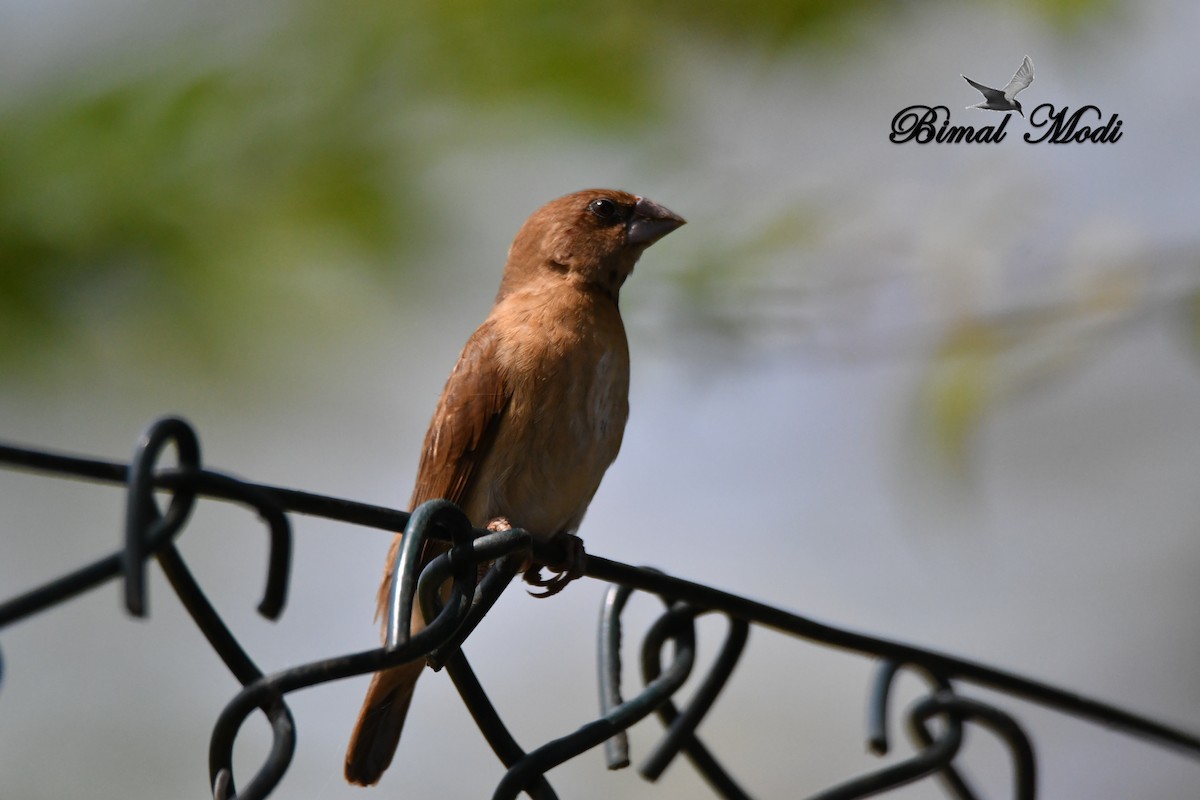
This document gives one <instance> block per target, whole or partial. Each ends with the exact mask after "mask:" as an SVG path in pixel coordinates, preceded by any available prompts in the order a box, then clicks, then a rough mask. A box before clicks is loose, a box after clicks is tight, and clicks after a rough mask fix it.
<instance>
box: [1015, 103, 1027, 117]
mask: <svg viewBox="0 0 1200 800" xmlns="http://www.w3.org/2000/svg"><path fill="white" fill-rule="evenodd" d="M1012 104H1013V108H1015V109H1016V110H1017V113H1018V114H1020V115H1021V116H1022V117H1024V116H1025V112H1024V111H1022V110H1021V101H1020V100H1013V101H1012Z"/></svg>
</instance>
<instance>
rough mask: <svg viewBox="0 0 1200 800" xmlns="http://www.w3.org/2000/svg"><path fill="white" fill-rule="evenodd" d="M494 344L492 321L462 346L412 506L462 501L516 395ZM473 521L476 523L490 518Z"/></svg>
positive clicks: (427, 437) (424, 456) (431, 432)
mask: <svg viewBox="0 0 1200 800" xmlns="http://www.w3.org/2000/svg"><path fill="white" fill-rule="evenodd" d="M495 348H496V334H495V330H494V327H493V326H492V324H491V323H490V322H486V323H484V324H483V325H481V326H480V327H479V329H478V330H477V331H475V333H474V334H472V335H471V338H470V339H468V340H467V344H466V346H464V347H463V351H462V354H461V355H460V356H459V357H458V363H457V364H455V366H454V371H453V372H451V373H450V377H449V379H447V381H446V388H445V389H443V390H442V397H441V400H439V401H438V406H437V410H436V411H434V412H433V421H432V422H430V423H429V431H428V432H427V433H426V434H425V445H424V448H423V449H422V451H421V465H420V467H419V468H418V469H417V483H416V486H415V487H414V489H413V496H412V501H411V507H412V508H416V507H417V506H418V505H420V504H421V503H424V502H425V501H426V500H432V499H434V498H439V497H440V498H445V499H446V500H449V501H450V502H452V503H459V504H461V503H462V502H463V498H464V496H465V495H466V493H467V489H468V488H469V486H470V483H471V476H472V475H473V474H474V472H475V468H476V467H477V466H478V465H479V462H480V461H482V460H483V458H484V457H485V456H486V455H487V451H488V446H489V445H490V444H491V442H492V439H493V438H494V436H495V432H496V427H497V425H498V423H499V421H500V416H501V413H502V412H503V411H504V407H505V405H507V403H508V399H509V397H510V396H511V392H510V390H509V388H508V387H507V386H506V385H505V381H504V376H503V375H502V374H501V371H500V367H499V364H498V363H497V359H496V357H495ZM471 521H472V522H473V523H475V524H476V525H483V524H485V523H486V522H487V520H471Z"/></svg>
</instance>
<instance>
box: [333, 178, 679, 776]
mask: <svg viewBox="0 0 1200 800" xmlns="http://www.w3.org/2000/svg"><path fill="white" fill-rule="evenodd" d="M600 201H603V202H605V203H610V204H611V209H610V207H609V206H596V203H597V202H600ZM601 210H603V211H605V212H607V211H609V210H611V211H612V213H611V214H610V213H599V211H601ZM635 223H636V224H639V225H642V223H648V226H647V225H642V226H641V227H638V228H635V227H634V226H635ZM682 224H683V220H682V219H681V218H679V217H677V216H675V215H674V214H672V213H671V212H669V211H667V210H666V209H663V208H661V207H659V206H655V205H654V204H652V203H649V202H648V201H643V200H642V199H641V198H638V197H635V196H634V195H631V194H628V193H625V192H616V191H610V190H587V191H584V192H576V193H575V194H571V195H567V196H566V197H561V198H559V199H558V200H555V201H552V202H550V203H547V204H546V205H545V206H543V207H542V208H541V209H539V210H538V211H537V212H535V213H534V214H533V215H532V216H531V217H530V218H529V219H528V220H527V221H526V222H525V224H524V225H523V226H522V227H521V230H520V231H519V232H518V233H517V236H516V238H515V239H514V241H513V244H512V247H511V248H510V249H509V257H508V262H507V264H506V265H505V269H504V277H503V279H502V280H501V283H500V290H499V292H498V293H497V295H496V302H495V305H494V306H493V307H492V310H491V313H490V314H489V315H488V317H487V319H486V320H484V322H483V324H482V325H480V326H479V328H478V329H477V330H476V331H475V333H474V334H472V335H471V337H470V338H469V339H468V340H467V343H466V345H465V346H464V347H463V350H462V353H461V354H460V355H459V359H458V362H457V364H456V365H455V367H454V370H453V371H452V372H451V373H450V377H449V379H448V380H447V381H446V386H445V388H444V389H443V390H442V395H441V399H440V400H439V401H438V406H437V409H436V411H435V412H434V415H433V420H432V422H431V423H430V426H429V431H428V433H427V434H426V436H425V444H424V447H423V449H422V452H421V462H420V466H419V468H418V471H417V481H416V486H415V488H414V490H413V495H412V500H411V505H410V508H416V507H417V506H418V505H420V504H421V503H424V502H425V501H427V500H431V499H434V498H445V499H447V500H450V501H451V502H453V503H457V504H458V505H459V506H461V507H462V509H463V510H464V511H465V512H466V514H467V517H468V518H469V519H470V520H471V521H472V523H473V524H475V525H477V526H484V525H487V524H488V522H489V521H491V520H493V519H496V518H499V517H503V518H506V519H507V520H509V521H511V523H512V524H513V525H514V526H516V527H520V528H524V529H526V530H528V531H529V532H530V533H531V534H533V535H534V536H537V537H543V538H549V537H551V536H554V535H556V534H559V533H573V532H574V531H575V530H577V529H578V527H579V524H580V522H581V521H582V520H583V515H584V513H585V512H586V511H587V507H588V504H589V503H590V502H591V500H592V496H593V495H595V493H596V490H597V488H598V487H599V486H600V480H601V478H602V477H603V476H604V472H605V470H606V469H608V466H609V464H611V463H612V461H613V459H615V458H616V456H617V451H618V450H619V449H620V446H621V438H622V435H623V433H624V430H625V421H626V419H627V417H628V415H629V403H628V394H629V349H628V345H627V343H626V339H625V328H624V325H623V323H622V321H621V314H620V311H619V310H618V307H617V299H618V296H619V293H620V289H621V285H622V284H623V283H624V281H625V279H626V278H628V277H629V275H630V273H631V272H632V271H633V267H634V264H635V263H636V262H637V259H638V257H639V256H640V255H641V253H642V251H643V250H645V248H646V247H648V246H649V245H650V244H652V243H653V242H654V241H656V240H657V239H658V238H660V237H661V236H663V235H666V234H667V233H669V232H670V231H671V230H674V229H675V228H677V227H678V226H679V225H682ZM400 541H401V536H399V535H397V536H396V537H395V538H394V539H393V541H392V547H391V549H390V551H389V553H388V560H387V565H386V567H385V572H384V579H383V583H382V585H381V586H380V588H379V605H378V612H379V616H381V617H383V619H384V620H385V622H386V619H387V613H386V611H387V604H388V599H389V595H390V592H391V582H392V569H393V565H394V562H395V559H396V555H397V553H398V551H399V546H400ZM438 552H441V546H440V545H438V544H436V543H427V544H426V546H425V548H424V552H423V553H422V559H421V561H422V564H424V563H428V561H429V560H430V559H432V558H433V557H434V556H435V555H436V554H437V553H438ZM424 624H425V621H424V619H422V618H421V615H420V613H419V611H414V613H413V619H412V630H413V632H414V633H416V632H417V631H419V630H421V628H423V627H424ZM423 665H424V664H423V662H422V661H414V662H410V663H408V664H403V665H400V666H398V667H393V668H391V669H390V670H386V671H384V672H382V673H379V674H377V675H376V676H375V677H374V679H373V680H372V682H371V687H370V689H369V690H368V693H367V699H366V701H365V703H364V705H363V710H362V712H361V713H360V715H359V721H358V724H357V726H356V728H355V732H354V734H353V737H352V739H351V743H350V748H349V750H348V751H347V754H346V778H347V780H349V781H350V782H351V783H359V784H363V785H369V784H373V783H375V782H376V781H378V780H379V777H380V775H381V774H382V773H383V771H384V769H386V768H387V766H388V764H389V763H390V762H391V759H392V755H393V753H394V751H395V748H396V745H397V743H398V742H399V739H400V732H401V730H402V728H403V725H404V717H405V714H406V713H407V710H408V705H409V702H410V700H411V698H412V692H413V687H414V684H415V683H416V680H417V678H418V677H419V676H420V674H421V671H422V667H423Z"/></svg>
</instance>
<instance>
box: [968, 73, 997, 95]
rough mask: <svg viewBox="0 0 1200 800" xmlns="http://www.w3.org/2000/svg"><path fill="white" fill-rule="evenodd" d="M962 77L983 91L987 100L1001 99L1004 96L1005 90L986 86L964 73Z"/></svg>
mask: <svg viewBox="0 0 1200 800" xmlns="http://www.w3.org/2000/svg"><path fill="white" fill-rule="evenodd" d="M962 79H963V80H964V81H966V82H967V83H969V84H971V85H972V86H974V87H975V88H976V89H978V90H979V91H980V92H982V93H983V99H985V100H1000V99H1002V98H1003V97H1004V92H1002V91H1000V90H999V89H993V88H992V87H990V86H984V85H983V84H982V83H976V82H975V81H973V80H971V79H970V78H968V77H967V76H966V75H963V76H962Z"/></svg>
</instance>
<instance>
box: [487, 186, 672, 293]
mask: <svg viewBox="0 0 1200 800" xmlns="http://www.w3.org/2000/svg"><path fill="white" fill-rule="evenodd" d="M683 224H684V219H683V217H680V216H679V215H678V214H675V213H674V212H672V211H669V210H667V209H666V208H663V207H662V206H660V205H658V204H657V203H653V202H651V201H650V200H647V199H646V198H644V197H638V196H637V195H632V194H629V193H628V192H622V191H619V190H615V189H585V190H583V191H581V192H574V193H573V194H568V195H566V196H564V197H560V198H558V199H557V200H551V201H550V202H549V203H547V204H546V205H544V206H542V207H541V208H539V209H538V210H537V211H535V212H534V213H533V214H532V215H531V216H530V217H529V219H527V220H526V221H525V224H524V225H522V226H521V230H520V231H519V232H518V233H517V237H516V238H515V239H514V240H513V243H512V247H510V248H509V251H508V264H507V266H506V267H505V269H504V279H503V280H502V281H501V283H500V294H499V296H500V297H503V296H505V295H506V294H509V293H510V292H512V291H513V290H515V289H517V288H520V287H522V286H525V285H528V284H530V283H531V282H533V281H535V280H544V279H545V278H546V277H547V276H559V277H560V278H561V279H563V280H566V281H570V282H573V283H576V284H578V285H581V286H586V287H590V288H598V289H600V290H602V291H604V292H605V293H607V294H610V295H611V296H612V297H613V298H614V299H615V298H616V297H617V293H618V292H619V290H620V288H621V284H623V283H624V282H625V279H626V278H628V277H629V274H630V273H631V272H633V265H634V264H636V263H637V260H638V257H639V256H640V255H641V254H642V252H643V251H644V250H645V249H646V248H647V247H649V246H650V245H652V244H654V243H655V242H657V241H658V240H659V239H661V238H662V237H664V236H666V235H667V234H668V233H670V232H671V231H673V230H675V229H676V228H678V227H679V226H680V225H683Z"/></svg>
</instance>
